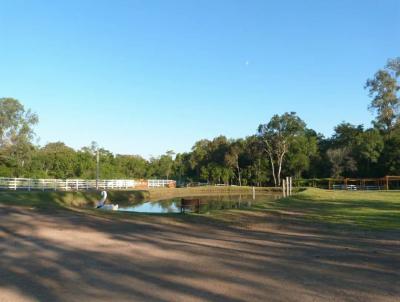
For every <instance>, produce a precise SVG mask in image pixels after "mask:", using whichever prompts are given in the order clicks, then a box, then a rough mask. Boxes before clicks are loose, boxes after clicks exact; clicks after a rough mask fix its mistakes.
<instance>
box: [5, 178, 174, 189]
mask: <svg viewBox="0 0 400 302" xmlns="http://www.w3.org/2000/svg"><path fill="white" fill-rule="evenodd" d="M175 184H176V183H175V181H174V180H165V179H149V180H133V179H101V180H99V181H98V188H99V189H102V190H127V189H138V188H157V187H175ZM94 189H96V180H93V179H33V178H5V177H0V190H27V191H31V190H42V191H46V190H47V191H48V190H52V191H85V190H94Z"/></svg>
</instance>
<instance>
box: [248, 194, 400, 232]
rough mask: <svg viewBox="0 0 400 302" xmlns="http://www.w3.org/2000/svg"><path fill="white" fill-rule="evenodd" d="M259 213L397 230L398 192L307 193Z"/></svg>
mask: <svg viewBox="0 0 400 302" xmlns="http://www.w3.org/2000/svg"><path fill="white" fill-rule="evenodd" d="M255 209H258V210H270V211H274V212H279V213H283V214H284V213H287V214H289V215H290V214H292V215H297V216H299V217H302V218H304V219H307V220H312V221H318V222H326V223H329V224H334V225H341V226H353V227H361V228H364V229H400V192H399V191H375V192H371V191H370V192H368V191H367V192H366V191H328V190H320V189H307V190H305V191H303V192H300V193H297V194H295V195H293V196H291V197H288V198H283V199H281V200H279V201H278V202H268V203H265V204H263V205H259V206H256V207H255Z"/></svg>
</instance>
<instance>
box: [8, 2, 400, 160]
mask: <svg viewBox="0 0 400 302" xmlns="http://www.w3.org/2000/svg"><path fill="white" fill-rule="evenodd" d="M399 20H400V1H398V0H392V1H390V0H387V1H385V0H375V1H366V0H360V1H348V0H342V1H338V0H335V1H333V0H332V1H322V0H321V1H320V0H316V1H300V0H299V1H267V0H261V1H255V0H242V1H239V0H236V1H235V0H227V1H222V0H210V1H206V0H197V1H190V0H181V1H173V0H167V1H165V0H160V1H151V0H143V1H133V0H127V1H117V0H113V1H111V0H107V1H99V0H95V1H89V0H78V1H73V0H68V1H58V0H56V1H55V0H51V1H40V0H32V1H26V0H25V1H19V0H8V1H7V0H0V69H1V72H0V97H14V98H17V99H19V100H20V101H21V102H22V103H23V104H24V105H25V106H26V107H28V108H31V109H32V110H33V111H35V112H36V113H38V115H39V118H40V124H39V125H38V127H37V128H36V133H37V134H38V136H39V137H40V144H42V145H43V144H45V143H47V142H52V141H63V142H65V143H66V144H68V145H70V146H72V147H74V148H80V147H82V146H85V145H89V144H90V142H91V141H97V142H98V143H99V145H100V146H104V147H105V148H107V149H109V150H111V151H112V152H115V153H125V154H128V153H129V154H140V155H143V156H145V157H149V156H150V155H155V156H156V155H159V154H162V153H164V152H165V151H167V150H170V149H172V150H175V151H176V152H182V151H188V150H190V148H191V146H192V145H193V143H194V142H195V141H197V140H199V139H202V138H213V137H215V136H217V135H219V134H225V135H227V136H228V137H233V138H236V137H244V136H246V135H251V134H254V133H255V131H256V129H257V126H258V125H259V124H260V123H261V122H266V121H268V120H269V119H270V117H271V116H272V115H273V114H275V113H279V114H281V113H284V112H285V111H295V112H297V113H298V114H299V115H300V117H301V118H303V119H304V120H305V121H306V122H307V124H308V126H309V127H311V128H314V129H316V130H317V131H319V132H321V133H323V134H325V135H330V134H332V131H333V127H334V126H335V125H337V124H338V123H339V122H341V121H343V120H344V121H348V122H351V123H354V124H359V123H363V124H366V125H369V122H370V120H371V119H372V115H371V113H370V112H369V111H368V110H367V107H368V104H369V101H370V100H369V98H368V95H367V92H366V91H365V90H364V89H363V86H364V83H365V80H366V79H367V78H368V77H371V76H372V75H373V74H374V72H375V71H376V70H377V69H379V68H381V67H382V66H384V65H385V63H386V60H387V59H388V58H392V57H396V56H399V55H400V23H399Z"/></svg>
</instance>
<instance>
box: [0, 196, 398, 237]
mask: <svg viewBox="0 0 400 302" xmlns="http://www.w3.org/2000/svg"><path fill="white" fill-rule="evenodd" d="M179 192H180V191H179ZM190 193H191V194H192V193H193V192H190ZM109 196H110V198H111V200H127V201H130V202H138V201H140V200H143V199H148V198H149V197H150V196H151V194H150V193H149V192H147V191H120V192H118V191H114V192H109ZM168 197H171V196H168ZM98 199H99V193H96V192H19V191H17V192H10V191H8V192H6V191H5V192H0V203H2V204H10V205H20V206H30V207H34V208H37V209H45V210H50V211H52V210H56V209H62V208H70V207H82V206H88V205H90V206H93V205H94V204H95V202H96V201H97V200H98ZM91 212H93V211H91ZM97 212H98V211H97ZM257 212H258V213H260V214H265V213H275V214H281V215H288V216H290V217H293V218H295V219H300V220H305V221H311V222H312V221H315V222H318V223H320V222H323V223H328V224H330V225H336V226H340V227H357V228H362V229H373V230H376V229H381V230H389V229H398V230H400V191H389V192H386V191H375V192H373V191H371V192H365V191H328V190H320V189H314V188H309V189H306V190H305V191H302V192H300V193H297V194H294V195H293V196H291V197H288V198H283V199H280V200H274V201H266V202H264V203H261V204H257V205H254V206H253V207H252V208H251V209H250V210H248V209H247V210H219V211H212V212H211V213H209V214H208V215H201V214H191V215H184V216H181V215H179V214H178V215H176V214H172V215H168V216H172V217H174V216H176V217H178V216H179V217H180V218H179V219H184V220H199V221H206V220H210V219H211V220H213V221H215V222H217V221H220V222H222V221H225V222H228V223H240V221H243V220H249V223H251V222H252V220H253V219H254V218H252V215H248V214H251V213H257ZM100 214H101V215H103V213H99V215H100ZM115 214H116V213H104V215H114V217H116V215H115ZM118 214H120V213H118ZM121 215H122V213H121ZM121 215H119V216H121ZM161 215H162V214H161ZM123 216H124V217H125V216H127V215H125V214H124V215H123ZM128 216H129V217H132V218H135V217H138V216H140V217H143V216H146V214H132V213H130V214H128ZM162 216H164V215H162ZM196 217H197V218H196ZM264 219H267V218H263V219H262V220H261V221H264ZM259 221H260V219H259ZM253 222H254V221H253Z"/></svg>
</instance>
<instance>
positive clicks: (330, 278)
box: [0, 206, 400, 302]
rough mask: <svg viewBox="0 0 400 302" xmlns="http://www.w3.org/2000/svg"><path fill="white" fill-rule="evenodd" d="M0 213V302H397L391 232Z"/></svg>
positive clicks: (266, 220) (261, 221) (267, 221)
mask: <svg viewBox="0 0 400 302" xmlns="http://www.w3.org/2000/svg"><path fill="white" fill-rule="evenodd" d="M124 217H128V216H121V217H120V218H118V219H110V218H107V217H96V216H93V215H88V214H82V213H76V212H73V211H63V210H60V211H58V212H57V213H56V214H53V215H50V214H49V213H43V212H40V211H36V210H32V209H31V210H30V209H22V208H18V207H5V206H0V219H1V220H0V254H1V258H0V301H2V299H3V300H5V301H7V299H8V300H12V301H14V300H18V299H19V300H21V301H25V300H26V301H30V300H32V301H37V300H39V301H110V300H115V301H160V302H161V301H234V302H235V301H237V302H239V301H327V300H335V301H336V300H340V301H398V297H399V296H400V256H399V255H400V242H399V239H398V238H399V233H393V232H392V233H388V232H386V233H384V232H368V233H366V234H362V233H351V232H348V231H346V232H343V231H340V230H330V229H323V228H316V227H315V226H313V225H309V224H297V223H295V222H293V223H291V221H289V220H283V218H279V217H277V216H268V215H266V214H262V215H261V214H260V216H258V217H257V219H255V220H254V221H256V222H257V223H254V224H249V225H247V226H246V228H237V227H234V226H228V225H216V224H213V223H212V222H210V221H209V220H208V218H205V217H197V218H194V219H193V221H188V220H187V219H186V218H180V217H179V216H178V217H165V218H164V217H160V216H134V217H130V218H129V219H125V218H124Z"/></svg>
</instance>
